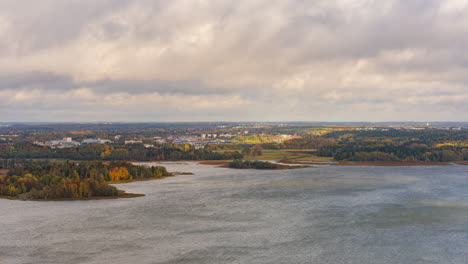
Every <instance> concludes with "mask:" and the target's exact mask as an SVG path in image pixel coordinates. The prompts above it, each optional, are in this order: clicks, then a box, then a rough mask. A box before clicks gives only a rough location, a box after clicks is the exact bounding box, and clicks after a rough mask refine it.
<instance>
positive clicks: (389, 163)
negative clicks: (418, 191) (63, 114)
mask: <svg viewBox="0 0 468 264" xmlns="http://www.w3.org/2000/svg"><path fill="white" fill-rule="evenodd" d="M281 163H285V164H306V165H307V164H310V165H331V166H442V165H452V164H457V165H468V161H466V160H465V161H447V162H423V161H337V162H314V161H281Z"/></svg>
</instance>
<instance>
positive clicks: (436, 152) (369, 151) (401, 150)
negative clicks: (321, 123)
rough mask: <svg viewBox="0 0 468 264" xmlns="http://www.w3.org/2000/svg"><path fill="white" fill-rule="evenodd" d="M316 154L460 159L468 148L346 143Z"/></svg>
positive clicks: (361, 158)
mask: <svg viewBox="0 0 468 264" xmlns="http://www.w3.org/2000/svg"><path fill="white" fill-rule="evenodd" d="M318 155H320V156H326V157H333V158H334V159H336V160H348V161H462V160H468V148H456V147H444V148H430V147H425V146H419V145H417V146H404V145H399V146H392V145H388V146H358V145H353V144H348V145H338V146H332V147H326V148H322V149H320V150H319V152H318Z"/></svg>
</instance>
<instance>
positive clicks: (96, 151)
mask: <svg viewBox="0 0 468 264" xmlns="http://www.w3.org/2000/svg"><path fill="white" fill-rule="evenodd" d="M242 157H243V156H242V154H240V153H239V152H235V151H234V152H225V153H219V152H213V151H209V150H204V149H193V148H192V147H190V146H184V145H182V146H176V145H173V144H166V145H163V146H160V147H155V148H146V147H145V146H144V145H142V144H126V145H118V144H88V145H81V146H77V147H73V148H63V149H60V148H57V149H52V148H49V147H44V146H37V145H33V144H30V143H16V144H13V145H0V158H3V159H69V160H104V161H117V160H133V161H175V160H226V159H239V158H242Z"/></svg>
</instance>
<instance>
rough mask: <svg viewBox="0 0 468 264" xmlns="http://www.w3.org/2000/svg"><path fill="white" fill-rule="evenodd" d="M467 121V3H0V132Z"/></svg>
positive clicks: (6, 0) (216, 0)
mask: <svg viewBox="0 0 468 264" xmlns="http://www.w3.org/2000/svg"><path fill="white" fill-rule="evenodd" d="M467 114H468V0H439V1H436V0H386V1H382V0H296V1H293V0H236V1H232V0H211V1H210V0H171V1H167V0H67V1H63V0H41V1H37V0H23V1H18V0H0V122H1V121H10V122H13V121H17V122H21V121H54V122H62V121H67V122H95V121H122V122H124V121H131V122H142V121H143V122H161V121H164V122H170V121H330V122H334V121H424V122H425V121H468V118H467Z"/></svg>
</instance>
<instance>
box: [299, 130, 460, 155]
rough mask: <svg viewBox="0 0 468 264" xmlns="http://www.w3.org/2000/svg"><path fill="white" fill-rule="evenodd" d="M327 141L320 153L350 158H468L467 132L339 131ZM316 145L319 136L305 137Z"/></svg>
mask: <svg viewBox="0 0 468 264" xmlns="http://www.w3.org/2000/svg"><path fill="white" fill-rule="evenodd" d="M323 139H324V140H328V141H327V142H328V144H324V145H322V146H318V147H317V155H319V156H325V157H333V158H334V159H335V160H339V161H341V160H347V161H432V162H438V161H440V162H447V161H463V160H468V143H467V140H468V131H467V130H461V131H452V130H433V129H427V130H422V131H408V130H397V129H388V130H386V131H337V132H332V133H329V134H326V135H325V136H324V137H323ZM305 140H307V141H308V142H310V143H311V144H315V143H316V142H317V139H311V140H309V139H305Z"/></svg>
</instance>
